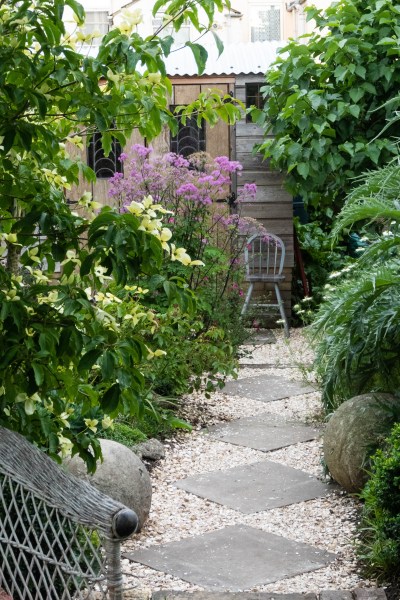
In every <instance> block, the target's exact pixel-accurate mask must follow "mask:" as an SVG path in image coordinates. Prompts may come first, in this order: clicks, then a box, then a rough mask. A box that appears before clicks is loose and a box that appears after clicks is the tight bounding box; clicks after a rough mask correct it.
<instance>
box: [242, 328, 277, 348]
mask: <svg viewBox="0 0 400 600" xmlns="http://www.w3.org/2000/svg"><path fill="white" fill-rule="evenodd" d="M250 335H251V337H250V338H249V339H248V340H246V341H245V342H244V344H243V345H244V346H263V345H264V344H274V343H275V342H276V337H275V336H274V334H273V333H272V331H270V330H269V329H259V330H258V331H257V332H252V333H251V334H250Z"/></svg>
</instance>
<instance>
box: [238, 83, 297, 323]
mask: <svg viewBox="0 0 400 600" xmlns="http://www.w3.org/2000/svg"><path fill="white" fill-rule="evenodd" d="M263 79H264V77H263V76H262V75H238V76H237V78H236V84H235V91H234V95H235V97H236V98H238V99H239V100H241V101H242V102H244V103H246V83H262V82H263ZM233 136H234V139H235V153H236V160H238V161H239V162H240V163H241V164H242V165H243V171H242V174H241V176H240V177H238V179H237V191H238V192H239V191H240V189H241V187H242V186H243V185H244V184H245V183H255V184H256V185H257V196H256V199H255V202H246V203H244V204H243V205H242V206H243V208H242V214H243V216H248V217H253V218H255V219H257V220H258V221H260V222H261V223H263V225H264V226H265V228H266V229H267V230H268V231H271V233H274V234H276V235H278V236H279V237H280V238H281V239H282V241H283V243H284V244H285V247H286V260H285V269H284V275H285V281H284V282H283V283H282V284H281V289H282V296H283V299H284V302H285V307H286V310H287V314H288V316H289V315H290V313H291V284H292V271H293V266H294V245H293V204H292V197H291V195H290V194H289V193H288V192H287V191H286V190H285V189H284V187H283V178H282V175H281V173H279V172H277V171H272V170H271V169H270V167H269V163H268V161H263V159H262V157H261V155H254V154H253V153H252V150H253V147H254V145H255V144H259V143H261V142H262V141H263V140H264V139H265V135H264V133H263V130H262V129H261V128H260V127H258V126H257V125H255V124H254V123H246V118H245V116H243V118H242V119H241V120H240V121H239V122H238V123H237V124H236V125H235V127H234V133H233ZM255 289H257V291H258V292H259V293H262V292H264V291H265V289H264V288H263V284H258V286H257V285H256V286H255Z"/></svg>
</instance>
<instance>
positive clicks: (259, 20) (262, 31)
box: [250, 4, 282, 42]
mask: <svg viewBox="0 0 400 600" xmlns="http://www.w3.org/2000/svg"><path fill="white" fill-rule="evenodd" d="M250 24H251V41H252V42H272V41H275V40H276V41H279V40H280V39H281V37H282V36H281V6H280V4H262V5H261V4H260V5H258V6H257V5H256V6H252V7H251V10H250Z"/></svg>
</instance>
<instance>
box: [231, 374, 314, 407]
mask: <svg viewBox="0 0 400 600" xmlns="http://www.w3.org/2000/svg"><path fill="white" fill-rule="evenodd" d="M222 391H223V392H224V393H226V394H230V395H232V396H241V397H243V396H244V397H246V398H251V399H252V400H259V401H260V402H272V401H273V400H281V399H282V398H288V397H289V396H297V395H299V394H308V393H310V392H314V391H315V389H314V388H313V387H311V386H309V385H306V384H304V383H302V382H300V381H288V380H287V379H284V378H283V377H275V376H271V375H258V376H256V377H244V378H243V379H238V380H236V381H229V382H228V383H227V384H226V386H225V387H224V388H223V390H222Z"/></svg>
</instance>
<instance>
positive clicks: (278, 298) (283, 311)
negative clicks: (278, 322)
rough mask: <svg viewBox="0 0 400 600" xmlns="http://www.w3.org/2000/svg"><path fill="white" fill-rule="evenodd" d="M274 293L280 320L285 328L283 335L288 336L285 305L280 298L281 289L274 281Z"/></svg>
mask: <svg viewBox="0 0 400 600" xmlns="http://www.w3.org/2000/svg"><path fill="white" fill-rule="evenodd" d="M274 285H275V293H276V299H277V300H278V305H279V311H280V313H281V317H282V321H283V327H284V329H285V336H286V337H287V338H288V337H289V335H290V333H289V323H288V320H287V317H286V313H285V306H284V304H283V300H282V296H281V290H280V289H279V284H278V283H275V284H274Z"/></svg>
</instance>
